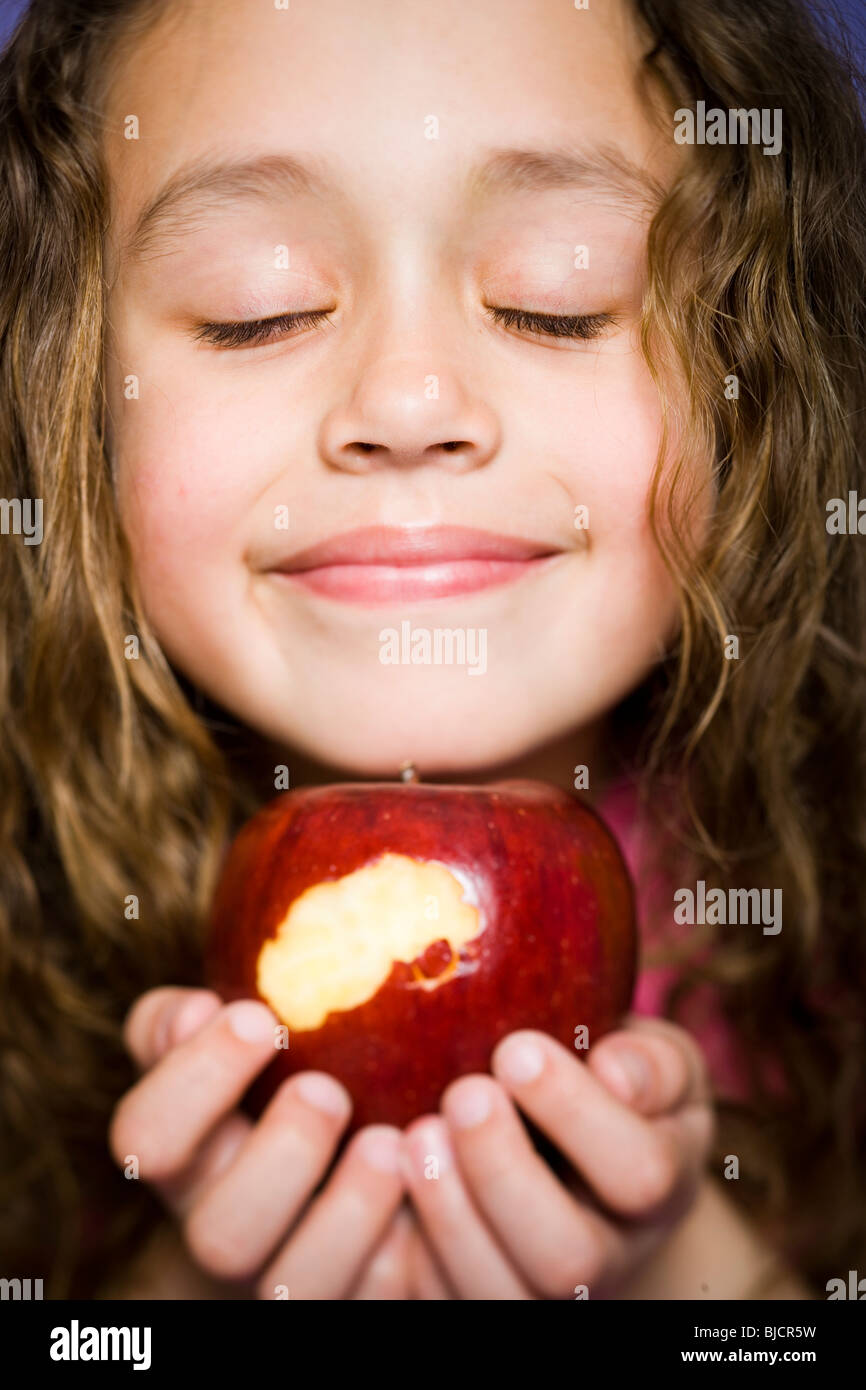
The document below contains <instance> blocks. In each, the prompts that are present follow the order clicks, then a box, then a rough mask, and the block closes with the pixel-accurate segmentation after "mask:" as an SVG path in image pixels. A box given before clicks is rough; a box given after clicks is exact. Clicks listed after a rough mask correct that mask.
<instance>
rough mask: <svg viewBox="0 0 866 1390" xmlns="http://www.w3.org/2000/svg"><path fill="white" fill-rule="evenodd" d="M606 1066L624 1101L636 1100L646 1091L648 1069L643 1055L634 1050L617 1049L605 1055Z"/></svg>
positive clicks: (648, 1076)
mask: <svg viewBox="0 0 866 1390" xmlns="http://www.w3.org/2000/svg"><path fill="white" fill-rule="evenodd" d="M606 1065H607V1067H608V1070H609V1072H610V1073H611V1075H612V1077H613V1079H614V1081H615V1082H616V1083H617V1085H618V1086H619V1089H620V1093H621V1095H622V1097H623V1099H624V1100H629V1101H632V1100H637V1099H638V1098H639V1096H640V1095H641V1094H642V1093H643V1092H644V1091H645V1090H646V1089H647V1086H648V1085H649V1080H650V1072H649V1067H648V1065H647V1061H646V1058H645V1057H644V1055H643V1053H642V1052H638V1051H637V1049H636V1048H633V1047H618V1048H617V1049H616V1051H615V1052H610V1053H608V1054H607V1062H606Z"/></svg>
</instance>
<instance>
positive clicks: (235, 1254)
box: [184, 1071, 352, 1281]
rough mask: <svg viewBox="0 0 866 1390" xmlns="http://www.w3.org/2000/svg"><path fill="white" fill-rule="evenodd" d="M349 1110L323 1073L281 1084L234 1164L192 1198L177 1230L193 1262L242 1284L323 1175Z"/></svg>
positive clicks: (279, 1238) (273, 1246) (301, 1075)
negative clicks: (181, 1235) (182, 1229)
mask: <svg viewBox="0 0 866 1390" xmlns="http://www.w3.org/2000/svg"><path fill="white" fill-rule="evenodd" d="M351 1111H352V1102H351V1100H350V1098H349V1094H348V1092H347V1091H346V1089H345V1088H344V1087H343V1086H341V1085H340V1083H339V1082H338V1081H336V1080H334V1078H333V1077H331V1076H327V1075H326V1074H325V1073H324V1072H312V1071H311V1072H301V1073H299V1074H298V1075H297V1076H293V1077H290V1079H289V1080H288V1081H286V1082H284V1083H283V1085H282V1086H281V1087H280V1089H279V1090H278V1091H277V1092H276V1094H275V1095H274V1096H273V1097H272V1099H271V1100H270V1102H269V1103H268V1105H267V1107H266V1108H265V1110H264V1111H263V1112H262V1115H261V1116H260V1118H259V1120H258V1122H257V1124H255V1125H254V1126H253V1128H252V1129H251V1131H250V1133H249V1135H248V1137H247V1140H246V1142H245V1143H244V1145H243V1147H242V1148H241V1149H240V1150H239V1151H238V1153H237V1155H236V1157H235V1160H234V1162H233V1163H231V1165H230V1166H229V1167H227V1168H225V1169H224V1170H223V1171H222V1172H221V1173H220V1175H219V1176H218V1177H217V1178H216V1179H215V1180H214V1181H212V1182H210V1183H207V1184H205V1185H204V1186H203V1188H202V1189H201V1190H200V1194H199V1197H198V1200H197V1201H196V1202H195V1204H194V1205H193V1206H192V1207H191V1209H190V1210H189V1212H188V1214H187V1216H186V1219H185V1222H184V1236H185V1238H186V1243H187V1245H188V1246H189V1249H190V1250H191V1252H192V1254H193V1256H194V1258H195V1260H196V1262H197V1263H198V1264H199V1265H200V1266H201V1267H202V1268H203V1269H206V1270H207V1271H208V1273H209V1274H212V1275H213V1276H214V1277H215V1278H218V1279H229V1280H232V1281H241V1280H244V1279H250V1278H252V1277H253V1275H254V1274H255V1273H256V1271H257V1270H259V1269H261V1267H262V1265H263V1264H264V1262H265V1260H267V1259H268V1258H269V1257H270V1256H271V1255H272V1254H273V1253H274V1251H275V1250H276V1249H277V1248H278V1247H279V1245H280V1242H281V1241H282V1240H284V1239H285V1235H286V1231H287V1229H288V1228H289V1227H290V1226H291V1225H292V1224H293V1222H294V1221H295V1220H296V1218H297V1216H298V1214H299V1212H300V1211H301V1209H302V1207H303V1206H304V1205H305V1204H306V1202H307V1201H308V1199H309V1197H310V1195H311V1194H312V1192H313V1191H314V1189H315V1188H316V1186H317V1185H318V1183H319V1182H320V1181H321V1179H322V1177H323V1176H324V1174H325V1173H326V1172H327V1169H328V1166H329V1165H330V1163H331V1160H332V1158H333V1156H334V1153H335V1151H336V1148H337V1145H338V1143H339V1140H340V1135H341V1134H342V1132H343V1130H344V1129H345V1127H346V1124H347V1123H348V1120H349V1116H350V1114H351Z"/></svg>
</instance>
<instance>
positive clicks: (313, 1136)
mask: <svg viewBox="0 0 866 1390" xmlns="http://www.w3.org/2000/svg"><path fill="white" fill-rule="evenodd" d="M276 1026H277V1019H276V1018H275V1016H274V1015H273V1014H272V1013H271V1011H270V1010H269V1009H268V1008H267V1007H266V1006H265V1005H264V1004H261V1003H258V1002H256V1001H254V1000H240V1001H237V1002H235V1003H232V1004H228V1005H223V1003H222V1001H221V1000H220V998H219V996H218V995H216V994H214V993H212V992H211V991H209V990H198V989H177V988H172V987H168V988H162V989H155V990H151V991H149V992H148V993H147V994H144V995H142V996H141V998H140V999H138V1000H137V1001H136V1003H135V1004H134V1005H133V1007H132V1009H131V1010H130V1012H129V1015H128V1017H127V1019H126V1023H125V1026H124V1040H125V1043H126V1046H127V1048H128V1050H129V1052H130V1053H131V1055H132V1057H133V1058H134V1060H135V1061H136V1063H137V1064H138V1066H139V1067H140V1068H141V1070H142V1072H143V1073H144V1074H143V1076H142V1078H141V1080H140V1081H138V1082H137V1083H136V1084H135V1085H134V1086H133V1087H132V1088H131V1090H129V1091H127V1093H126V1095H125V1096H123V1097H122V1099H121V1100H120V1102H119V1104H118V1106H117V1109H116V1110H115V1113H114V1116H113V1118H112V1122H111V1127H110V1136H109V1144H110V1148H111V1152H112V1154H113V1156H114V1159H115V1161H116V1162H117V1163H118V1164H120V1165H121V1166H122V1167H127V1166H128V1165H129V1162H130V1157H131V1156H132V1155H135V1157H136V1158H137V1160H138V1175H139V1176H140V1177H141V1178H143V1179H144V1180H145V1181H146V1182H148V1183H150V1184H151V1185H152V1186H153V1187H155V1188H156V1190H157V1191H158V1192H159V1193H160V1195H161V1196H162V1198H163V1200H164V1201H165V1203H166V1205H167V1206H168V1207H169V1209H170V1211H172V1212H173V1213H174V1215H175V1216H176V1218H177V1219H178V1221H179V1222H180V1225H181V1229H182V1233H183V1237H184V1240H185V1244H186V1247H187V1249H188V1250H189V1252H190V1253H191V1255H192V1258H193V1260H194V1261H195V1263H196V1265H197V1266H199V1267H200V1268H201V1269H203V1270H204V1271H205V1272H206V1273H207V1274H209V1275H210V1276H212V1277H213V1278H216V1279H219V1280H226V1281H230V1282H232V1283H236V1284H242V1285H250V1289H249V1292H250V1294H251V1295H252V1296H254V1297H257V1298H260V1299H273V1298H275V1297H278V1296H279V1291H280V1290H281V1288H282V1286H285V1288H286V1289H287V1292H288V1297H290V1298H305V1299H341V1298H345V1297H346V1296H348V1295H349V1291H350V1290H351V1289H352V1288H353V1286H356V1285H357V1284H358V1283H359V1281H362V1282H363V1279H364V1276H365V1272H366V1270H367V1266H368V1262H369V1260H370V1257H371V1256H372V1255H373V1254H374V1253H376V1252H377V1251H378V1253H379V1254H381V1244H382V1242H383V1240H384V1241H385V1242H386V1249H387V1248H388V1247H387V1242H388V1241H389V1240H390V1241H391V1242H392V1246H393V1241H394V1228H393V1227H392V1226H391V1222H392V1218H393V1217H394V1216H395V1213H396V1212H397V1211H398V1209H399V1207H400V1203H401V1201H402V1199H403V1197H404V1194H405V1182H404V1178H403V1175H402V1171H401V1154H402V1150H403V1144H404V1141H403V1137H402V1135H401V1133H400V1131H399V1130H398V1129H394V1128H392V1127H390V1126H386V1125H371V1126H368V1127H367V1128H366V1129H363V1130H361V1131H359V1133H358V1134H356V1135H354V1136H353V1138H352V1140H351V1141H350V1143H349V1145H348V1146H347V1148H346V1152H345V1153H344V1154H343V1156H342V1157H341V1159H340V1161H339V1163H338V1164H337V1166H336V1168H335V1169H334V1173H333V1175H332V1176H331V1177H330V1179H329V1180H328V1182H327V1184H326V1185H325V1186H324V1187H323V1188H322V1190H321V1191H320V1192H318V1193H317V1194H316V1195H315V1196H313V1192H314V1189H315V1188H316V1187H317V1186H318V1184H319V1183H320V1182H321V1181H322V1178H323V1177H324V1175H325V1173H326V1172H327V1170H328V1167H329V1165H330V1163H331V1160H332V1158H333V1156H334V1152H335V1150H336V1148H337V1145H338V1143H339V1139H340V1136H341V1134H342V1133H343V1131H344V1130H345V1128H346V1124H347V1122H348V1119H349V1115H350V1112H351V1100H350V1098H349V1095H348V1093H347V1092H346V1090H345V1089H344V1087H342V1086H341V1085H340V1084H339V1082H337V1081H336V1080H335V1079H334V1078H333V1077H330V1076H326V1075H325V1074H324V1073H323V1072H302V1073H299V1074H298V1075H297V1076H293V1077H291V1078H290V1079H289V1080H288V1081H286V1082H284V1083H283V1085H282V1086H281V1087H280V1089H279V1091H277V1093H276V1094H275V1095H274V1097H273V1098H272V1100H271V1101H270V1103H269V1104H268V1106H267V1108H266V1109H265V1110H264V1112H263V1113H262V1115H261V1117H260V1118H259V1120H258V1121H256V1122H254V1121H252V1120H251V1119H249V1118H248V1116H246V1115H244V1114H243V1113H242V1112H241V1111H240V1110H238V1109H237V1105H238V1102H239V1100H240V1099H241V1097H242V1095H243V1093H244V1091H245V1090H246V1089H247V1087H248V1086H249V1084H250V1082H251V1081H252V1080H253V1078H254V1077H255V1076H256V1075H257V1074H258V1073H259V1072H260V1071H262V1070H263V1069H264V1067H265V1066H266V1064H267V1063H268V1062H269V1061H271V1060H272V1058H273V1055H274V1029H275V1027H276ZM405 1234H406V1232H405V1223H404V1229H403V1233H402V1238H405ZM400 1238H401V1228H400V1225H399V1223H398V1226H397V1239H398V1241H399V1239H400ZM283 1296H286V1295H285V1294H283Z"/></svg>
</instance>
